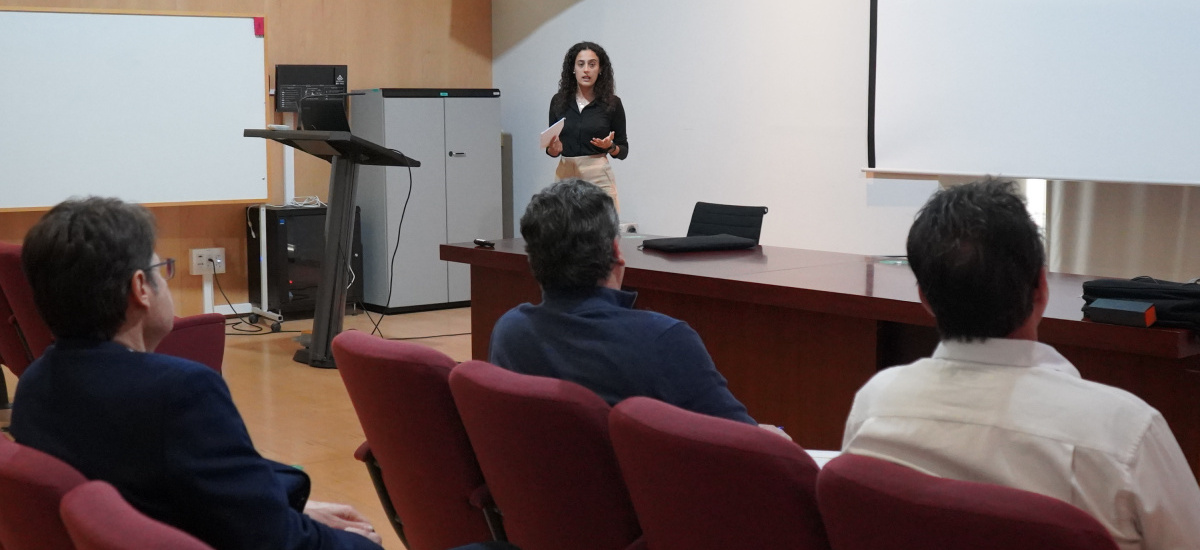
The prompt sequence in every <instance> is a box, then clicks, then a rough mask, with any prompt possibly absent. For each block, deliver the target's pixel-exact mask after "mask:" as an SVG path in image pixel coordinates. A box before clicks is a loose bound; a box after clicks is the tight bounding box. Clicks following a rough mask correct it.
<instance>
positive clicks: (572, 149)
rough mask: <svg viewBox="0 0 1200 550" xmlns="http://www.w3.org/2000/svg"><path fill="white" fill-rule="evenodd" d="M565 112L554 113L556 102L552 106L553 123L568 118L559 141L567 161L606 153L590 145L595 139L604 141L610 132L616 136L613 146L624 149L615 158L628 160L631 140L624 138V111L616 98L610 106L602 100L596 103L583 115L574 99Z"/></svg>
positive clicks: (592, 103) (584, 110)
mask: <svg viewBox="0 0 1200 550" xmlns="http://www.w3.org/2000/svg"><path fill="white" fill-rule="evenodd" d="M564 111H565V112H555V111H554V102H553V101H551V103H550V122H549V123H548V124H554V123H555V122H558V119H560V118H563V117H566V118H567V121H566V123H565V124H564V125H563V130H562V133H561V134H559V136H558V139H559V141H561V142H562V146H563V150H562V154H563V155H564V156H568V157H586V156H590V155H597V154H600V153H607V151H604V150H602V149H600V148H599V147H596V146H594V145H592V144H591V141H592V138H600V139H604V138H606V137H608V133H609V132H614V133H615V135H614V136H613V145H616V146H618V147H620V148H621V150H620V151H619V152H618V153H617V155H616V158H619V159H624V158H625V157H627V156H629V137H628V136H626V135H625V107H624V106H623V105H621V98H619V97H616V96H613V98H612V103H611V105H608V104H606V103H605V102H603V101H601V100H597V101H593V102H591V103H589V104H588V105H587V106H586V107H584V108H583V111H580V110H579V108H578V107H576V105H575V98H571V99H570V101H568V102H567V106H566V109H565V110H564Z"/></svg>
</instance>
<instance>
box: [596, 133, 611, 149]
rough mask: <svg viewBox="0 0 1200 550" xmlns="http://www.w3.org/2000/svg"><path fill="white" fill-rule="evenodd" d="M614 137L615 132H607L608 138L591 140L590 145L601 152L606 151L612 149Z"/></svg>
mask: <svg viewBox="0 0 1200 550" xmlns="http://www.w3.org/2000/svg"><path fill="white" fill-rule="evenodd" d="M616 135H617V133H616V132H609V133H608V137H606V138H604V139H600V138H592V145H593V146H595V147H596V148H597V149H600V150H601V151H608V150H609V149H612V146H613V138H614V137H616Z"/></svg>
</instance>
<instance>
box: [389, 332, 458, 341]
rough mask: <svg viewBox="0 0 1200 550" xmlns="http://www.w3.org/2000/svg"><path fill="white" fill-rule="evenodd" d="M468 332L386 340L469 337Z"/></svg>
mask: <svg viewBox="0 0 1200 550" xmlns="http://www.w3.org/2000/svg"><path fill="white" fill-rule="evenodd" d="M470 335H471V333H469V332H457V333H454V334H434V335H433V336H409V337H408V338H388V340H428V339H430V338H447V337H450V336H470Z"/></svg>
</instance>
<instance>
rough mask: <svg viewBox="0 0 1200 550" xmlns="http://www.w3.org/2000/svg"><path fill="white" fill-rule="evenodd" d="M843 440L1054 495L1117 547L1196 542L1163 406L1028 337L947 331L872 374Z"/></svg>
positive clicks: (1191, 500)
mask: <svg viewBox="0 0 1200 550" xmlns="http://www.w3.org/2000/svg"><path fill="white" fill-rule="evenodd" d="M842 450H843V451H844V452H849V453H853V454H858V455H866V456H872V457H876V458H882V459H885V460H888V461H891V462H896V463H899V464H903V465H905V466H908V467H911V468H915V469H917V470H920V471H922V472H925V473H928V474H932V475H937V476H941V477H947V478H952V479H961V480H967V481H978V482H986V483H994V484H997V485H1005V486H1009V487H1015V488H1018V489H1024V490H1027V491H1033V492H1037V493H1041V494H1044V495H1048V496H1051V497H1055V498H1058V499H1060V500H1064V501H1066V502H1069V503H1071V504H1074V505H1075V506H1077V507H1079V508H1081V509H1083V510H1086V511H1087V512H1089V513H1090V514H1092V516H1094V517H1095V518H1096V519H1098V520H1100V523H1102V524H1103V525H1104V526H1105V527H1106V528H1107V529H1108V531H1109V532H1110V533H1112V535H1113V538H1114V539H1115V540H1116V541H1117V544H1118V545H1119V546H1120V547H1121V548H1122V549H1123V550H1132V549H1144V550H1176V549H1180V550H1182V549H1184V548H1189V549H1196V548H1200V488H1198V487H1197V485H1196V478H1195V476H1193V475H1192V471H1191V469H1190V468H1189V467H1188V464H1187V461H1186V460H1185V459H1184V456H1183V452H1182V451H1181V450H1180V448H1179V444H1178V443H1177V442H1176V441H1175V436H1174V435H1173V434H1172V433H1171V430H1170V428H1168V427H1167V423H1166V421H1164V420H1163V418H1162V415H1161V414H1159V412H1158V411H1157V410H1155V409H1154V408H1153V407H1151V406H1149V405H1147V404H1146V403H1145V402H1144V401H1142V400H1141V399H1140V398H1138V397H1136V396H1134V395H1133V394H1131V393H1129V392H1127V391H1125V390H1121V389H1118V388H1114V387H1111V386H1106V385H1103V384H1098V383H1095V382H1090V381H1087V380H1083V379H1082V378H1080V376H1079V371H1078V370H1076V369H1075V367H1074V366H1072V365H1071V363H1069V362H1068V361H1067V360H1066V359H1065V358H1064V357H1063V356H1062V355H1060V354H1059V353H1058V352H1057V351H1055V350H1054V348H1052V347H1050V346H1047V345H1045V344H1041V343H1038V342H1032V341H1028V340H1007V339H1001V338H993V339H989V340H987V341H986V342H976V343H963V342H952V341H948V342H943V343H942V344H940V345H939V346H938V348H937V350H936V351H935V352H934V354H933V357H932V358H929V359H922V360H920V361H917V362H916V363H913V364H911V365H906V366H902V367H894V368H890V369H886V370H883V371H881V372H879V373H877V374H876V375H875V376H874V377H873V378H872V379H871V380H870V381H869V382H867V384H866V385H864V386H863V388H862V389H861V390H859V392H858V395H856V396H855V398H854V407H853V409H851V411H850V418H849V420H848V421H847V423H846V434H845V437H844V439H843V440H842Z"/></svg>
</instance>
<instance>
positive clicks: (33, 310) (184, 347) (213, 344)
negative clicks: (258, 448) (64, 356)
mask: <svg viewBox="0 0 1200 550" xmlns="http://www.w3.org/2000/svg"><path fill="white" fill-rule="evenodd" d="M0 293H2V294H3V297H0V298H6V299H7V303H5V304H0V322H3V323H4V324H5V325H8V324H9V322H8V320H9V319H10V316H9V315H5V314H4V308H5V307H9V308H11V310H12V313H11V318H12V319H13V320H15V321H16V326H15V327H12V328H13V330H11V331H10V330H9V327H8V326H0V356H3V357H4V359H5V360H6V362H5V364H6V365H8V367H9V369H10V370H12V371H13V374H16V375H17V376H21V373H22V372H24V371H25V368H26V367H28V366H29V361H28V360H26V356H25V355H21V356H20V357H18V356H17V350H16V349H15V348H14V349H12V351H11V352H10V349H9V348H12V347H13V346H14V345H20V346H21V349H22V350H27V352H28V354H29V356H32V358H33V359H37V358H38V357H41V356H42V354H43V353H45V352H46V348H48V347H50V344H53V343H54V333H52V332H50V326H49V325H47V324H46V321H45V320H44V319H42V314H41V313H40V312H39V311H38V309H37V304H36V303H35V302H34V301H33V287H32V286H30V285H29V280H28V279H26V278H25V271H24V270H23V269H22V268H21V245H19V244H10V243H0ZM14 337H15V338H17V340H16V343H15V344H14V343H13V340H12V339H13V338H14ZM22 337H23V338H24V343H21V340H20V338H22ZM155 351H157V352H159V353H165V354H167V355H173V356H175V357H183V358H185V359H191V360H193V361H197V362H199V363H203V364H205V365H208V366H209V367H210V368H212V369H213V370H215V371H217V372H221V364H222V360H223V359H224V355H225V318H224V316H222V315H220V314H219V313H210V314H205V315H193V316H191V317H176V318H175V325H174V327H173V328H172V330H171V333H170V334H167V336H166V337H165V338H164V339H163V341H162V342H161V343H159V346H158V349H156V350H155ZM10 353H12V354H13V355H14V357H12V358H10V357H9V354H10Z"/></svg>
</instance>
